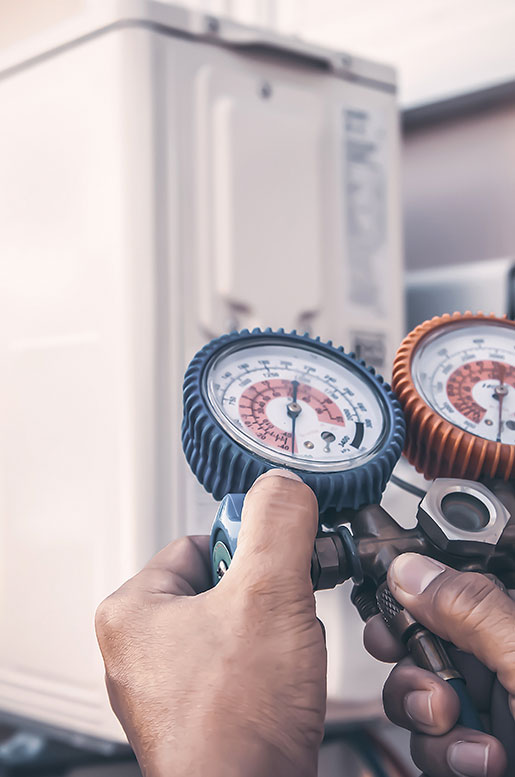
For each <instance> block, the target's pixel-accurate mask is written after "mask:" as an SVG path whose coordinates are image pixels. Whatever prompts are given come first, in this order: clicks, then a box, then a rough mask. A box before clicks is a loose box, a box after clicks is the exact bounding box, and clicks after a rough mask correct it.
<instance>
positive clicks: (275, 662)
mask: <svg viewBox="0 0 515 777" xmlns="http://www.w3.org/2000/svg"><path fill="white" fill-rule="evenodd" d="M317 521H318V509H317V503H316V499H315V497H314V494H313V492H312V491H311V490H310V489H309V488H308V487H307V486H306V485H304V484H303V483H302V482H301V481H300V479H299V478H297V477H296V476H295V475H293V474H292V473H289V472H285V471H283V470H272V471H271V472H270V473H267V474H266V475H264V476H262V477H261V478H259V479H258V480H257V481H256V482H255V484H254V485H253V487H252V489H251V490H250V491H249V492H248V494H247V497H246V499H245V506H244V510H243V515H242V528H241V532H240V536H239V542H238V549H237V551H236V553H235V556H234V560H233V562H232V564H231V566H230V568H229V570H228V572H227V573H226V575H225V576H224V577H223V579H222V580H221V582H220V583H219V584H218V585H217V586H216V588H213V589H211V590H208V589H209V588H210V585H211V575H210V571H209V567H208V560H209V559H208V557H209V538H208V537H190V538H185V539H182V540H178V541H177V542H173V543H172V544H171V545H168V547H166V548H165V549H164V550H163V551H161V552H160V553H158V554H157V556H155V557H154V558H153V559H152V560H151V561H150V562H149V563H148V564H147V566H146V567H145V568H144V569H143V570H142V571H141V572H140V573H139V574H137V575H136V576H135V577H133V578H132V579H131V580H129V581H128V582H127V583H125V585H123V586H122V587H121V588H120V589H119V590H118V591H116V592H115V593H114V594H112V595H111V596H110V597H109V598H108V599H106V600H105V601H104V602H103V603H102V604H101V605H100V607H99V608H98V611H97V616H96V628H97V636H98V640H99V644H100V648H101V650H102V655H103V658H104V662H105V667H106V683H107V688H108V692H109V696H110V700H111V704H112V707H113V709H114V711H115V713H116V715H117V716H118V718H119V720H120V722H121V724H122V726H123V727H124V729H125V732H126V733H127V736H128V739H129V741H130V743H131V745H132V747H133V749H134V751H135V753H136V756H137V758H138V761H139V764H140V766H141V769H142V771H143V774H144V775H145V777H164V775H166V777H183V775H184V777H186V775H188V777H192V775H193V776H194V775H205V774H209V775H210V777H218V775H220V777H222V775H223V776H224V777H230V776H231V775H243V774H245V775H246V777H253V776H254V775H256V777H257V776H258V775H259V776H260V777H262V775H264V774H273V775H275V776H276V777H283V776H284V777H314V775H316V771H317V759H318V750H319V746H320V743H321V741H322V737H323V725H324V716H325V703H326V650H325V641H324V636H323V631H322V627H321V624H320V622H319V621H318V620H317V618H316V614H315V601H314V597H313V592H312V585H311V579H310V564H311V554H312V550H313V543H314V539H315V535H316V531H317ZM200 732H201V734H202V735H201V736H200V735H199V733H200Z"/></svg>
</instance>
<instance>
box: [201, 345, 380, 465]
mask: <svg viewBox="0 0 515 777" xmlns="http://www.w3.org/2000/svg"><path fill="white" fill-rule="evenodd" d="M204 391H205V393H207V398H208V401H209V403H210V406H211V407H212V409H213V412H214V414H215V416H216V417H217V418H218V420H219V422H220V423H221V425H222V426H223V427H224V428H225V430H226V431H227V432H228V433H229V434H230V435H231V437H233V438H234V439H236V440H237V441H238V442H240V443H241V444H242V445H244V446H245V447H246V448H248V449H249V450H251V451H254V452H255V453H257V454H258V455H260V456H262V457H263V458H265V459H267V460H269V461H271V462H273V463H277V464H283V465H286V466H289V467H296V468H298V469H304V470H308V471H309V470H320V471H328V472H329V471H337V470H343V469H349V468H352V467H356V466H358V465H361V464H363V463H364V462H365V461H367V460H368V459H370V458H371V457H372V456H373V455H374V453H375V452H376V450H377V449H378V447H379V446H380V443H381V442H382V439H383V437H384V435H385V433H386V431H387V429H386V420H385V418H386V416H385V409H384V404H383V401H382V397H381V395H380V394H379V392H378V391H376V389H375V386H374V384H373V383H372V381H368V380H367V379H366V377H365V376H362V375H361V374H360V373H359V372H358V370H353V369H352V367H351V366H347V364H346V362H344V361H343V359H342V360H339V359H337V358H335V359H332V358H330V357H328V356H326V355H325V354H323V353H321V352H319V351H317V349H316V347H311V346H309V345H307V344H306V346H303V347H297V346H295V345H290V344H286V343H284V344H283V343H278V342H277V338H273V339H272V338H270V339H269V340H267V339H266V338H263V339H259V340H256V341H253V343H252V344H251V345H248V344H247V345H243V346H238V345H236V346H232V347H228V348H227V349H226V350H225V351H222V353H221V354H220V355H219V356H218V357H217V358H215V360H214V361H213V362H212V363H211V365H209V366H208V368H207V371H206V377H205V382H204Z"/></svg>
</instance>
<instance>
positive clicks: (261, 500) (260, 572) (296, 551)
mask: <svg viewBox="0 0 515 777" xmlns="http://www.w3.org/2000/svg"><path fill="white" fill-rule="evenodd" d="M317 527H318V505H317V501H316V498H315V495H314V493H313V491H312V490H311V489H310V488H309V486H307V485H306V484H305V483H303V482H302V480H301V479H300V478H299V477H298V476H297V475H294V474H293V473H292V472H289V471H288V470H281V469H275V470H269V471H268V472H266V473H265V474H264V475H261V477H259V478H258V479H257V480H256V482H255V483H254V485H253V486H252V488H251V489H250V491H249V492H248V493H247V495H246V497H245V502H244V504H243V512H242V516H241V530H240V534H239V537H238V547H237V550H236V553H235V554H234V559H233V562H232V564H231V566H230V569H229V572H227V574H226V575H224V579H225V578H227V579H229V573H230V579H231V580H233V581H234V580H236V579H237V580H238V583H239V584H240V585H246V584H248V583H249V582H252V581H256V580H263V579H266V580H267V582H268V583H269V585H270V586H271V587H273V584H274V582H275V583H280V584H281V585H285V584H286V583H287V582H288V581H290V582H292V581H293V582H295V583H298V582H300V581H302V582H304V583H305V584H306V585H307V584H308V583H309V588H310V590H311V578H310V569H311V556H312V554H313V546H314V542H315V537H316V533H317Z"/></svg>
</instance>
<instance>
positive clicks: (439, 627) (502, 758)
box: [364, 553, 515, 777]
mask: <svg viewBox="0 0 515 777" xmlns="http://www.w3.org/2000/svg"><path fill="white" fill-rule="evenodd" d="M388 584H389V587H390V590H391V591H392V593H393V595H394V596H395V598H396V599H397V601H398V602H399V603H400V604H401V605H402V606H403V607H405V608H406V609H407V610H408V611H409V612H410V613H411V614H412V615H413V617H414V618H416V619H417V620H418V621H419V622H420V623H422V624H423V625H424V626H427V627H428V628H429V629H430V630H431V631H432V632H434V633H435V634H438V636H440V637H442V638H443V639H444V640H447V641H448V642H450V643H452V645H454V646H455V647H456V649H454V648H451V649H450V653H451V656H452V659H453V661H454V663H455V665H456V666H457V668H458V669H459V670H460V671H461V672H462V674H463V676H464V678H465V680H466V682H467V688H468V691H469V694H470V696H471V698H472V701H473V703H474V704H475V706H476V709H477V710H478V712H479V713H480V714H481V716H482V718H483V720H484V721H485V729H486V730H487V731H490V732H491V734H492V735H489V734H483V733H481V732H477V731H472V730H469V729H466V728H463V727H461V726H458V725H457V719H458V715H459V703H458V697H457V696H456V694H455V693H454V691H453V689H452V688H451V687H450V686H449V685H448V684H447V683H446V682H444V681H443V680H441V679H440V678H439V677H437V676H436V675H434V674H431V673H430V672H427V671H425V670H424V669H419V668H418V667H417V666H415V665H414V663H413V661H412V660H411V659H410V658H409V657H407V656H406V653H405V651H404V650H403V649H402V647H401V646H400V644H398V643H397V642H396V641H395V640H394V638H393V636H392V635H391V634H390V632H389V631H388V630H387V628H386V626H385V624H384V621H383V620H382V616H381V615H378V616H375V617H374V618H372V619H371V620H370V621H369V622H368V623H367V626H366V628H365V637H364V639H365V646H366V647H367V649H368V650H369V652H370V653H372V655H374V656H375V657H376V658H379V659H380V660H383V661H399V663H398V664H397V666H396V667H395V668H394V669H393V671H392V673H391V674H390V677H389V678H388V680H387V681H386V685H385V688H384V692H383V701H384V707H385V711H386V714H387V715H388V717H389V718H390V720H391V721H392V722H393V723H395V724H396V725H398V726H402V727H403V728H407V729H409V730H410V731H411V732H412V737H411V752H412V757H413V760H414V762H415V764H416V765H417V766H418V767H419V768H420V769H422V770H423V772H424V774H425V775H427V777H455V776H456V775H459V776H460V777H512V775H515V720H514V716H515V601H514V600H513V598H514V597H513V596H512V595H511V594H512V593H513V592H510V594H508V593H504V592H503V591H502V590H500V588H498V587H497V586H496V585H495V583H493V582H492V581H491V580H490V579H488V578H487V577H485V576H484V575H481V574H478V573H473V572H457V571H456V570H454V569H451V568H450V567H447V566H445V565H444V564H441V563H440V562H438V561H434V560H433V559H430V558H428V557H426V556H420V555H418V554H416V553H406V554H404V555H403V556H399V557H398V558H396V559H395V561H393V563H392V564H391V566H390V569H389V571H388Z"/></svg>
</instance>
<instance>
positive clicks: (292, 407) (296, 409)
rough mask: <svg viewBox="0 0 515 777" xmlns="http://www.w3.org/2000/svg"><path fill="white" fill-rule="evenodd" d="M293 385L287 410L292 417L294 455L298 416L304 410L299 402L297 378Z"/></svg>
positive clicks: (292, 449) (292, 451) (292, 447)
mask: <svg viewBox="0 0 515 777" xmlns="http://www.w3.org/2000/svg"><path fill="white" fill-rule="evenodd" d="M291 387H292V401H291V402H289V403H288V404H287V405H286V410H287V412H288V415H289V416H290V418H291V453H292V456H293V453H294V451H295V424H296V422H297V416H298V415H299V413H300V412H301V411H302V408H301V406H300V405H299V404H298V402H297V391H298V389H299V382H298V381H297V380H292V382H291Z"/></svg>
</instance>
